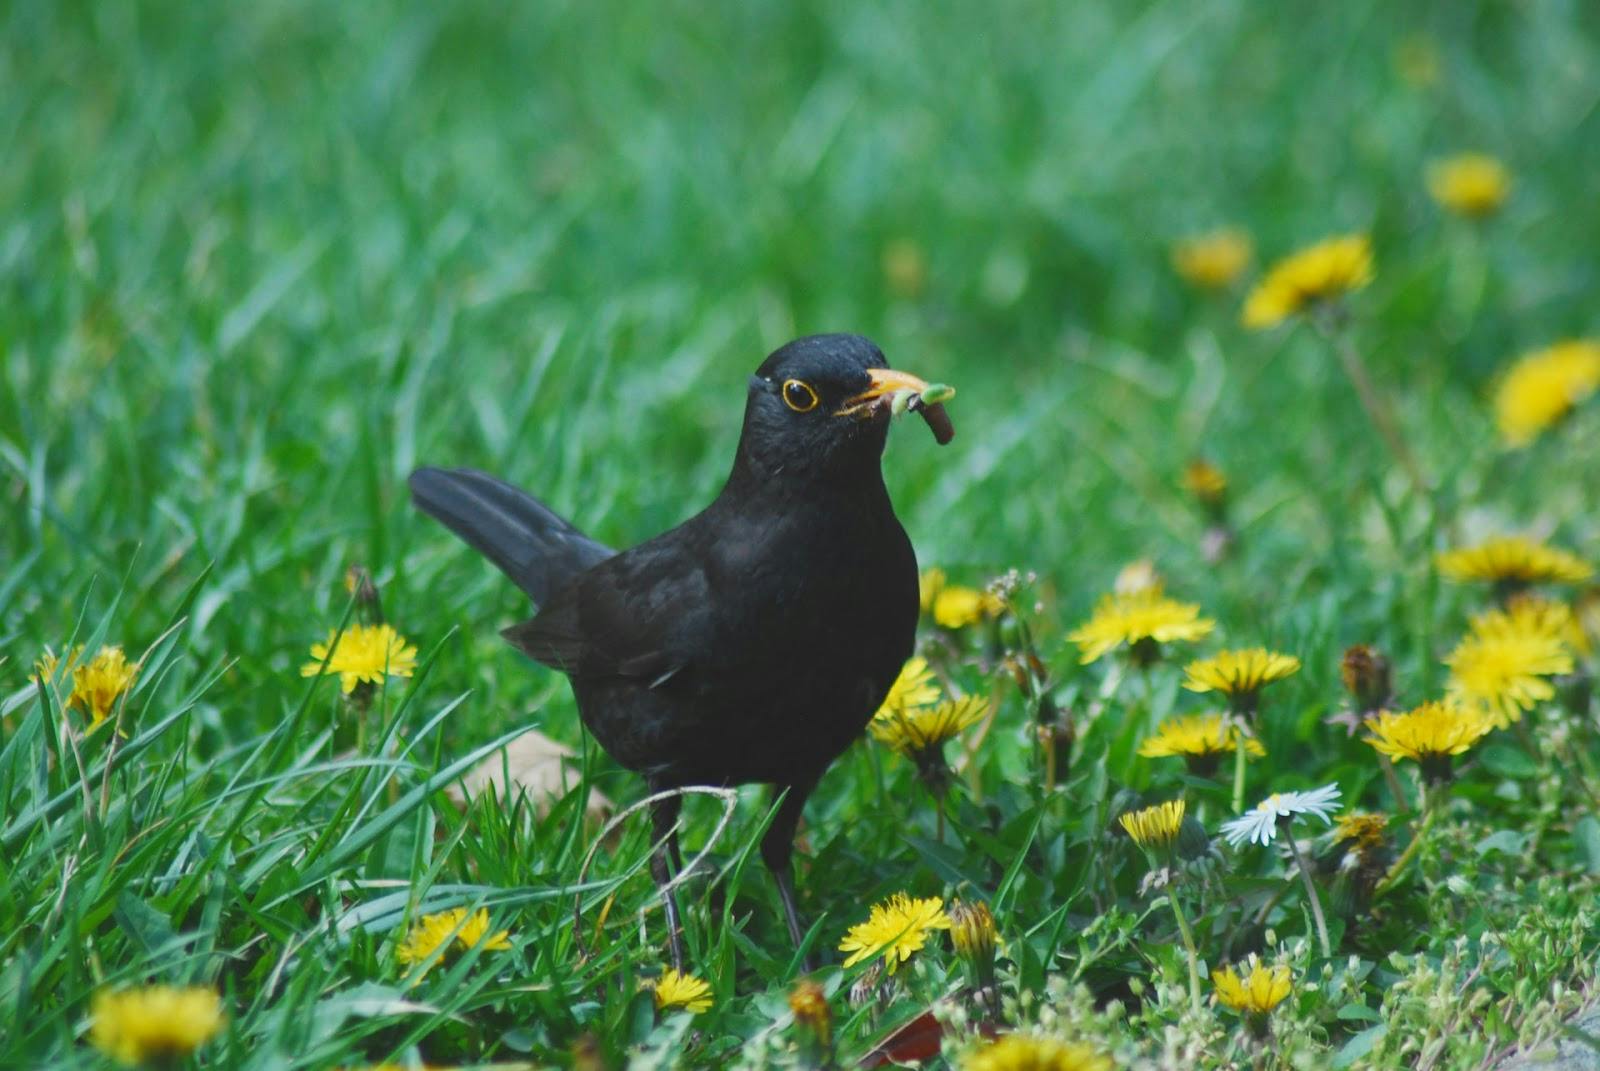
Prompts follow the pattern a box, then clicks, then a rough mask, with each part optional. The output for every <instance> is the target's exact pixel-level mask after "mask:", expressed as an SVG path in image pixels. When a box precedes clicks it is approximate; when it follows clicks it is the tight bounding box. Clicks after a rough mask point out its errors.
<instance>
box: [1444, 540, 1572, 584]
mask: <svg viewBox="0 0 1600 1071" xmlns="http://www.w3.org/2000/svg"><path fill="white" fill-rule="evenodd" d="M1434 560H1435V561H1436V562H1437V563H1438V566H1439V572H1440V573H1441V574H1443V575H1444V576H1447V577H1449V578H1450V579H1451V580H1486V581H1491V582H1493V583H1496V584H1538V583H1561V584H1566V583H1576V582H1578V581H1580V580H1587V579H1589V578H1590V577H1591V576H1593V575H1594V566H1592V565H1590V564H1589V563H1588V562H1586V561H1584V560H1583V559H1582V558H1580V557H1578V556H1577V555H1576V554H1572V553H1570V552H1569V551H1565V550H1561V549H1559V548H1557V547H1551V546H1546V545H1545V544H1543V543H1540V542H1537V541H1535V540H1532V539H1529V538H1528V537H1527V536H1501V537H1498V538H1495V539H1488V540H1485V541H1484V542H1482V543H1479V544H1478V545H1477V546H1473V547H1461V548H1459V549H1456V550H1447V551H1444V552H1443V553H1441V554H1439V555H1438V556H1437V557H1436V558H1435V559H1434Z"/></svg>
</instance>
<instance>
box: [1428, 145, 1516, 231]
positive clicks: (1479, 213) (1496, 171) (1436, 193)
mask: <svg viewBox="0 0 1600 1071" xmlns="http://www.w3.org/2000/svg"><path fill="white" fill-rule="evenodd" d="M1428 193H1429V195H1430V196H1432V197H1433V199H1434V200H1435V201H1437V202H1438V203H1439V206H1440V207H1441V208H1446V209H1449V210H1450V211H1451V212H1454V213H1455V214H1456V215H1458V216H1470V217H1474V218H1478V217H1483V216H1488V215H1492V214H1493V213H1494V212H1495V211H1496V210H1497V209H1498V208H1499V207H1500V206H1501V205H1503V204H1505V200H1506V198H1507V197H1508V196H1510V194H1511V172H1510V171H1508V170H1506V165H1505V164H1502V163H1501V162H1500V161H1499V160H1496V159H1495V158H1494V157H1492V156H1486V155H1485V154H1483V153H1476V152H1469V153H1462V154H1461V155H1460V156H1452V157H1449V158H1448V159H1445V160H1439V161H1436V162H1435V163H1433V164H1430V165H1429V166H1428Z"/></svg>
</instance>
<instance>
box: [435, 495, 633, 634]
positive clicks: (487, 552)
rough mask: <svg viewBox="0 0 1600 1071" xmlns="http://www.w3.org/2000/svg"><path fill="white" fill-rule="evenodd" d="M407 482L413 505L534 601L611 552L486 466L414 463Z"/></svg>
mask: <svg viewBox="0 0 1600 1071" xmlns="http://www.w3.org/2000/svg"><path fill="white" fill-rule="evenodd" d="M409 482H410V485H411V498H412V500H413V501H414V502H416V504H417V508H418V509H420V510H422V512H424V513H426V514H428V515H429V516H430V517H433V518H435V519H436V520H438V521H440V522H441V523H442V524H444V526H445V527H446V528H449V529H450V530H451V531H452V532H454V533H455V534H456V535H458V536H460V537H461V538H462V539H464V540H466V542H467V543H468V544H470V545H471V546H472V547H474V548H475V549H476V550H477V551H478V552H479V553H481V554H483V555H484V556H485V557H487V558H488V559H489V560H490V561H492V562H494V563H495V565H497V566H498V567H499V568H500V571H501V572H503V573H505V574H506V575H507V576H509V577H510V578H511V579H512V580H514V581H516V584H517V587H519V588H521V589H522V590H523V591H525V592H527V593H528V595H529V596H530V597H531V598H532V599H533V601H534V603H535V604H537V605H541V606H542V605H543V604H544V603H545V601H546V600H547V599H548V598H549V597H550V596H551V595H553V594H555V593H556V592H557V591H559V590H560V589H561V588H562V587H563V586H565V585H566V583H567V582H568V581H569V580H571V579H572V578H573V577H575V576H577V575H578V574H579V573H581V572H583V571H584V570H586V569H588V568H589V567H590V566H592V565H594V564H595V563H597V562H600V561H604V560H605V559H606V558H609V557H611V556H612V555H613V554H615V553H616V552H615V551H614V550H612V549H611V548H610V547H608V546H606V545H604V544H603V543H596V542H595V541H594V540H592V539H590V538H589V537H588V536H586V535H584V534H583V533H582V532H580V531H578V529H577V528H575V527H573V526H572V525H571V524H570V523H568V522H567V521H566V520H564V519H563V518H561V517H559V516H557V515H556V514H555V513H554V512H553V511H551V509H550V508H549V507H548V506H546V505H545V504H544V503H543V502H540V501H539V500H538V499H537V498H534V497H533V496H532V495H530V494H528V493H527V492H525V491H520V490H518V489H517V488H515V487H512V486H511V485H510V484H508V483H503V482H501V481H500V480H497V479H495V478H494V477H493V476H490V475H489V474H488V473H486V472H479V471H478V470H477V469H436V468H420V469H418V470H416V471H415V472H413V473H412V474H411V479H410V481H409Z"/></svg>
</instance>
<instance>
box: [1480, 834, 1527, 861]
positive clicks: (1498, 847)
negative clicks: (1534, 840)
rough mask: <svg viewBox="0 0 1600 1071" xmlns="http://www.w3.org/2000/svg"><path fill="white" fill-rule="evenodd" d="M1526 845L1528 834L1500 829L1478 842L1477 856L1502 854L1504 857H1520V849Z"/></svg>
mask: <svg viewBox="0 0 1600 1071" xmlns="http://www.w3.org/2000/svg"><path fill="white" fill-rule="evenodd" d="M1527 844H1528V834H1526V833H1518V832H1517V831H1516V830H1514V829H1502V830H1498V831H1497V832H1494V833H1491V834H1489V835H1488V836H1487V837H1484V838H1483V839H1482V840H1480V841H1479V842H1478V846H1477V852H1478V854H1479V855H1488V854H1489V853H1490V852H1504V853H1505V854H1506V855H1521V854H1522V849H1523V848H1525V847H1526V846H1527Z"/></svg>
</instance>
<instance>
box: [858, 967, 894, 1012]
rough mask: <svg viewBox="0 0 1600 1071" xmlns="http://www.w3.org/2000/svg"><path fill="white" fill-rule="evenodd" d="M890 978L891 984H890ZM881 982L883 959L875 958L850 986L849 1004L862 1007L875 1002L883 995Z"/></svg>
mask: <svg viewBox="0 0 1600 1071" xmlns="http://www.w3.org/2000/svg"><path fill="white" fill-rule="evenodd" d="M892 981H893V980H892V979H891V984H892ZM882 982H883V960H881V959H880V960H875V961H874V962H873V964H872V966H870V967H868V968H867V969H866V970H864V971H862V972H861V977H859V978H857V979H856V981H855V984H854V985H852V986H851V987H850V1006H851V1007H852V1008H864V1007H867V1006H868V1005H872V1004H876V1003H878V1001H879V1000H880V999H882V997H883V996H884V993H883V989H884V986H882V985H881V984H880V983H882Z"/></svg>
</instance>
